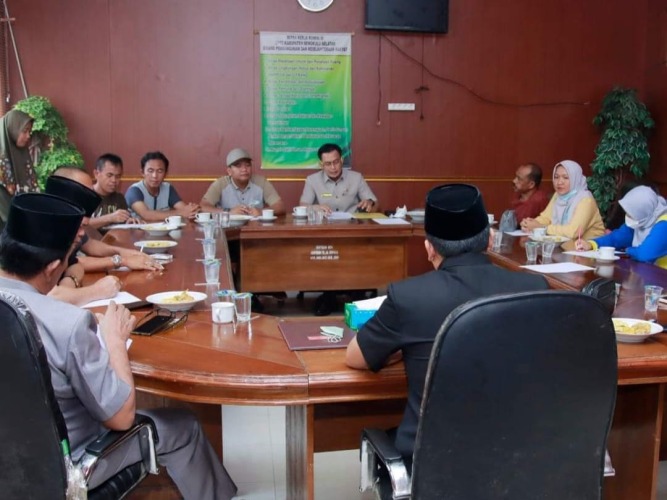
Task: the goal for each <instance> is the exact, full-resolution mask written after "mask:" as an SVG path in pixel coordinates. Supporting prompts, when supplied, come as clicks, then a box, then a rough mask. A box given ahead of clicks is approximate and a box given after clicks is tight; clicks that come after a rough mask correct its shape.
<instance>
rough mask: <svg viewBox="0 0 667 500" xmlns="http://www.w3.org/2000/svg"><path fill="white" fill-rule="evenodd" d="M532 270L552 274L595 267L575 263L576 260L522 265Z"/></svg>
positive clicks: (587, 269)
mask: <svg viewBox="0 0 667 500" xmlns="http://www.w3.org/2000/svg"><path fill="white" fill-rule="evenodd" d="M521 267H523V268H525V269H528V270H530V271H537V272H538V273H544V274H551V273H576V272H579V271H593V270H595V268H594V267H590V266H582V265H581V264H575V263H574V262H556V263H554V264H535V265H528V266H521Z"/></svg>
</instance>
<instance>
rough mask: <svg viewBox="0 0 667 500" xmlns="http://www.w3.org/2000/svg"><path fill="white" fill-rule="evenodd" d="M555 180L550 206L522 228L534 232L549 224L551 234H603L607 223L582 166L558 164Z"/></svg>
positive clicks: (525, 220)
mask: <svg viewBox="0 0 667 500" xmlns="http://www.w3.org/2000/svg"><path fill="white" fill-rule="evenodd" d="M553 183H554V191H556V192H555V193H554V195H553V197H552V198H551V201H550V202H549V204H548V205H547V208H545V209H544V211H543V212H542V213H541V214H540V215H538V216H537V217H536V218H534V219H530V218H527V219H523V220H522V221H521V229H523V230H524V231H526V232H530V231H532V230H533V229H535V228H538V227H546V230H547V234H549V235H553V236H565V237H566V238H570V239H576V238H580V237H581V238H584V239H586V238H587V239H592V238H595V237H597V236H602V235H603V234H604V224H603V223H602V218H601V217H600V211H599V210H598V206H597V203H595V198H593V195H592V194H591V192H590V191H589V190H588V185H587V184H586V177H584V175H583V172H582V170H581V166H580V165H579V164H578V163H577V162H575V161H571V160H563V161H561V162H560V163H558V164H557V165H556V166H555V167H554V171H553Z"/></svg>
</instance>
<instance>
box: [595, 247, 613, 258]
mask: <svg viewBox="0 0 667 500" xmlns="http://www.w3.org/2000/svg"><path fill="white" fill-rule="evenodd" d="M615 250H616V249H615V248H614V247H600V248H598V257H599V258H601V259H605V260H612V259H613V258H614V251H615Z"/></svg>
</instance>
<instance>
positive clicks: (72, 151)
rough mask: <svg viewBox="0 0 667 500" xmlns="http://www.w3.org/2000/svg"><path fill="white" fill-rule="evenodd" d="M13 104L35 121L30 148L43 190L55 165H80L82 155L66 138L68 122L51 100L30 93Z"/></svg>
mask: <svg viewBox="0 0 667 500" xmlns="http://www.w3.org/2000/svg"><path fill="white" fill-rule="evenodd" d="M15 107H16V109H18V110H20V111H23V112H24V113H26V114H28V115H30V116H31V117H32V118H33V119H34V120H35V121H34V122H33V125H32V132H33V137H34V139H33V143H32V144H31V146H30V147H31V153H32V155H33V160H34V164H35V171H36V173H37V182H38V184H39V186H40V188H42V189H44V184H45V182H46V178H47V177H48V176H49V175H51V174H52V173H53V172H54V171H55V170H56V169H57V168H58V167H63V166H74V167H83V157H82V156H81V153H80V152H79V151H78V150H77V149H76V146H75V145H74V144H72V143H71V142H70V141H69V140H68V139H67V134H68V133H69V130H68V128H67V125H65V121H64V120H63V117H62V115H61V114H60V113H59V112H58V110H57V109H56V108H55V107H54V106H53V104H51V101H49V100H48V99H47V98H46V97H42V96H30V97H28V98H26V99H23V100H21V101H19V102H18V103H16V106H15Z"/></svg>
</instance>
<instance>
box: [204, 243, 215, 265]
mask: <svg viewBox="0 0 667 500" xmlns="http://www.w3.org/2000/svg"><path fill="white" fill-rule="evenodd" d="M201 244H202V247H203V248H204V259H206V260H212V259H215V240H214V239H204V240H202V242H201Z"/></svg>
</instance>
